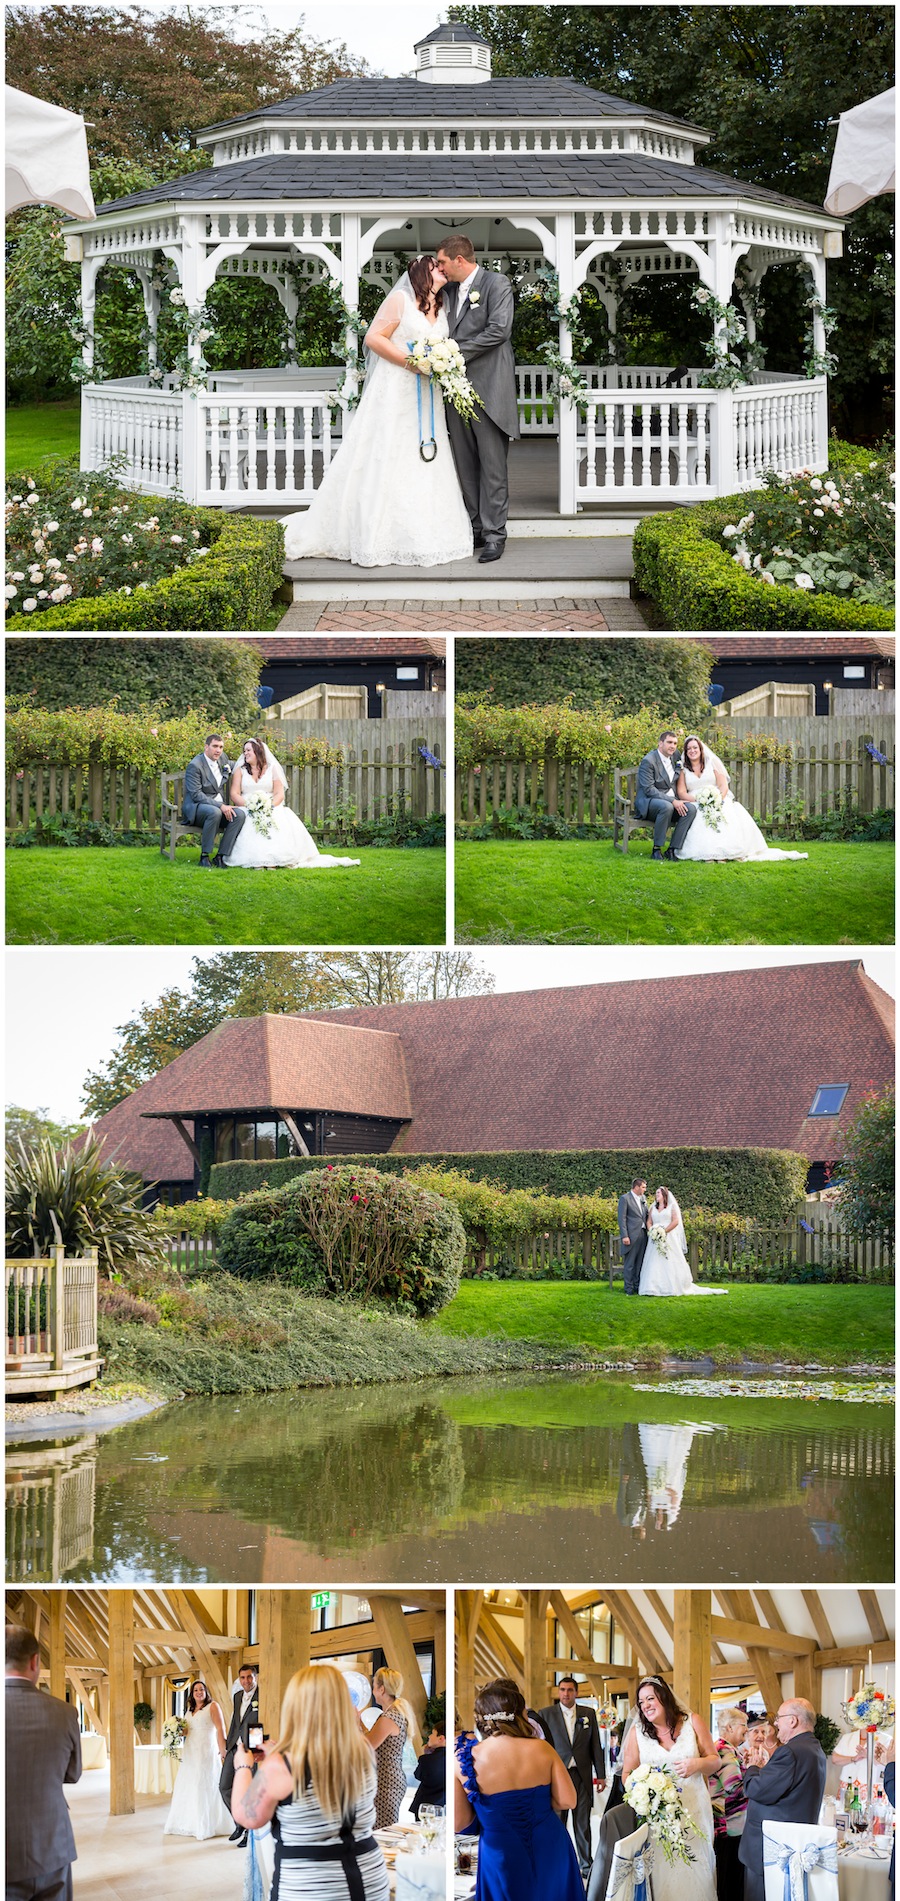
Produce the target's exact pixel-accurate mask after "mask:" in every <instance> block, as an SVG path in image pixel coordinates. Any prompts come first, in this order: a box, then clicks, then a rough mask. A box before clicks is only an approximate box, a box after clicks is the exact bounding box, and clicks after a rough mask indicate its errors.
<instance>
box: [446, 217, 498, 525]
mask: <svg viewBox="0 0 900 1901" xmlns="http://www.w3.org/2000/svg"><path fill="white" fill-rule="evenodd" d="M436 261H437V264H438V266H439V267H440V269H441V270H442V271H443V273H444V276H445V277H446V278H447V280H448V281H447V289H446V290H445V292H444V302H445V308H446V311H447V322H448V325H449V328H450V335H451V337H452V338H453V340H454V342H455V343H458V344H459V347H460V349H461V351H462V353H463V356H464V357H465V359H466V375H467V376H468V378H469V381H470V383H471V384H472V386H473V388H474V389H475V390H477V392H478V395H479V396H480V397H481V406H480V407H479V408H478V409H477V410H476V412H475V415H474V417H473V418H472V421H471V422H464V421H463V419H462V417H461V416H459V415H457V412H456V410H455V409H454V408H453V407H452V405H451V404H450V403H448V404H447V407H446V416H447V428H448V431H449V434H450V447H451V449H452V451H453V460H454V462H455V464H456V473H457V475H458V476H459V483H460V487H461V489H462V492H463V499H464V501H465V504H466V508H467V510H468V513H469V520H470V521H471V523H472V533H473V535H474V538H475V546H476V548H477V549H479V550H480V553H479V555H478V559H479V561H499V560H500V557H501V555H502V553H503V550H504V548H505V547H506V517H507V515H508V513H509V481H508V477H507V469H506V463H507V457H508V455H509V445H510V441H511V440H513V439H515V438H516V437H517V436H518V434H519V405H518V399H517V395H516V359H515V357H514V355H513V347H512V343H511V342H510V338H511V336H512V327H513V316H514V314H515V299H514V297H513V290H512V285H511V283H510V281H509V278H508V277H504V276H503V274H502V272H501V271H486V270H484V269H483V268H482V266H481V265H480V264H478V263H477V262H476V259H475V246H474V245H473V243H472V240H471V238H467V237H466V236H465V233H464V232H456V233H454V235H453V236H452V237H449V238H447V240H446V242H445V243H443V244H441V245H440V246H439V247H438V253H437V260H436Z"/></svg>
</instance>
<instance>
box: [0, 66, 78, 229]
mask: <svg viewBox="0 0 900 1901" xmlns="http://www.w3.org/2000/svg"><path fill="white" fill-rule="evenodd" d="M20 205H57V206H58V207H59V209H60V211H67V212H68V213H69V215H70V216H71V217H73V218H93V216H94V199H93V194H92V192H91V168H90V165H89V163H88V148H87V133H86V132H85V129H84V120H83V119H81V118H79V116H78V113H77V112H65V111H64V110H63V108H62V106H51V105H48V103H47V101H46V99H33V98H32V96H31V94H30V93H28V92H18V91H17V90H16V88H15V86H7V88H6V209H7V212H10V211H17V210H18V209H19V207H20Z"/></svg>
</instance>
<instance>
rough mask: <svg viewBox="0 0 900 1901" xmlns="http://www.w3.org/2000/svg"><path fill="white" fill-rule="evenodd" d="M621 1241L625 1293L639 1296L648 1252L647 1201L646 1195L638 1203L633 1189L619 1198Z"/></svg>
mask: <svg viewBox="0 0 900 1901" xmlns="http://www.w3.org/2000/svg"><path fill="white" fill-rule="evenodd" d="M619 1241H620V1243H621V1247H622V1270H623V1279H624V1282H625V1292H626V1294H637V1293H638V1292H639V1291H640V1283H641V1264H642V1262H643V1259H644V1255H645V1254H646V1252H647V1201H646V1197H645V1196H644V1195H642V1196H641V1198H640V1201H637V1200H636V1199H635V1195H634V1190H633V1189H632V1188H629V1189H628V1192H627V1194H624V1195H620V1196H619ZM626 1241H627V1242H628V1246H627V1247H626V1246H625V1242H626Z"/></svg>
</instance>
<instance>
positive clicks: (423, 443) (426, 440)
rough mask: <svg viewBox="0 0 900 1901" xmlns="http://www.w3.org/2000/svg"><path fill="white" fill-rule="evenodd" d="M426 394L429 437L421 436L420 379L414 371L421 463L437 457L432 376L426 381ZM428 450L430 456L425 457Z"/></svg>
mask: <svg viewBox="0 0 900 1901" xmlns="http://www.w3.org/2000/svg"><path fill="white" fill-rule="evenodd" d="M428 394H429V396H430V397H431V435H430V436H424V435H423V434H422V378H421V376H420V375H419V372H418V370H417V371H416V401H417V404H418V409H419V454H420V456H421V457H422V461H423V462H433V461H434V458H435V456H436V455H437V442H436V440H435V434H434V377H433V376H431V377H429V379H428ZM429 448H430V450H431V454H430V455H426V454H425V451H426V449H429Z"/></svg>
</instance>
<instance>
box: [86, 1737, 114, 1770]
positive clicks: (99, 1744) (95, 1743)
mask: <svg viewBox="0 0 900 1901" xmlns="http://www.w3.org/2000/svg"><path fill="white" fill-rule="evenodd" d="M107 1761H108V1757H107V1753H106V1737H105V1736H100V1735H98V1733H97V1731H96V1730H95V1729H89V1730H87V1731H86V1733H85V1734H84V1735H83V1736H82V1738H81V1767H82V1769H105V1768H106V1764H107Z"/></svg>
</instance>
